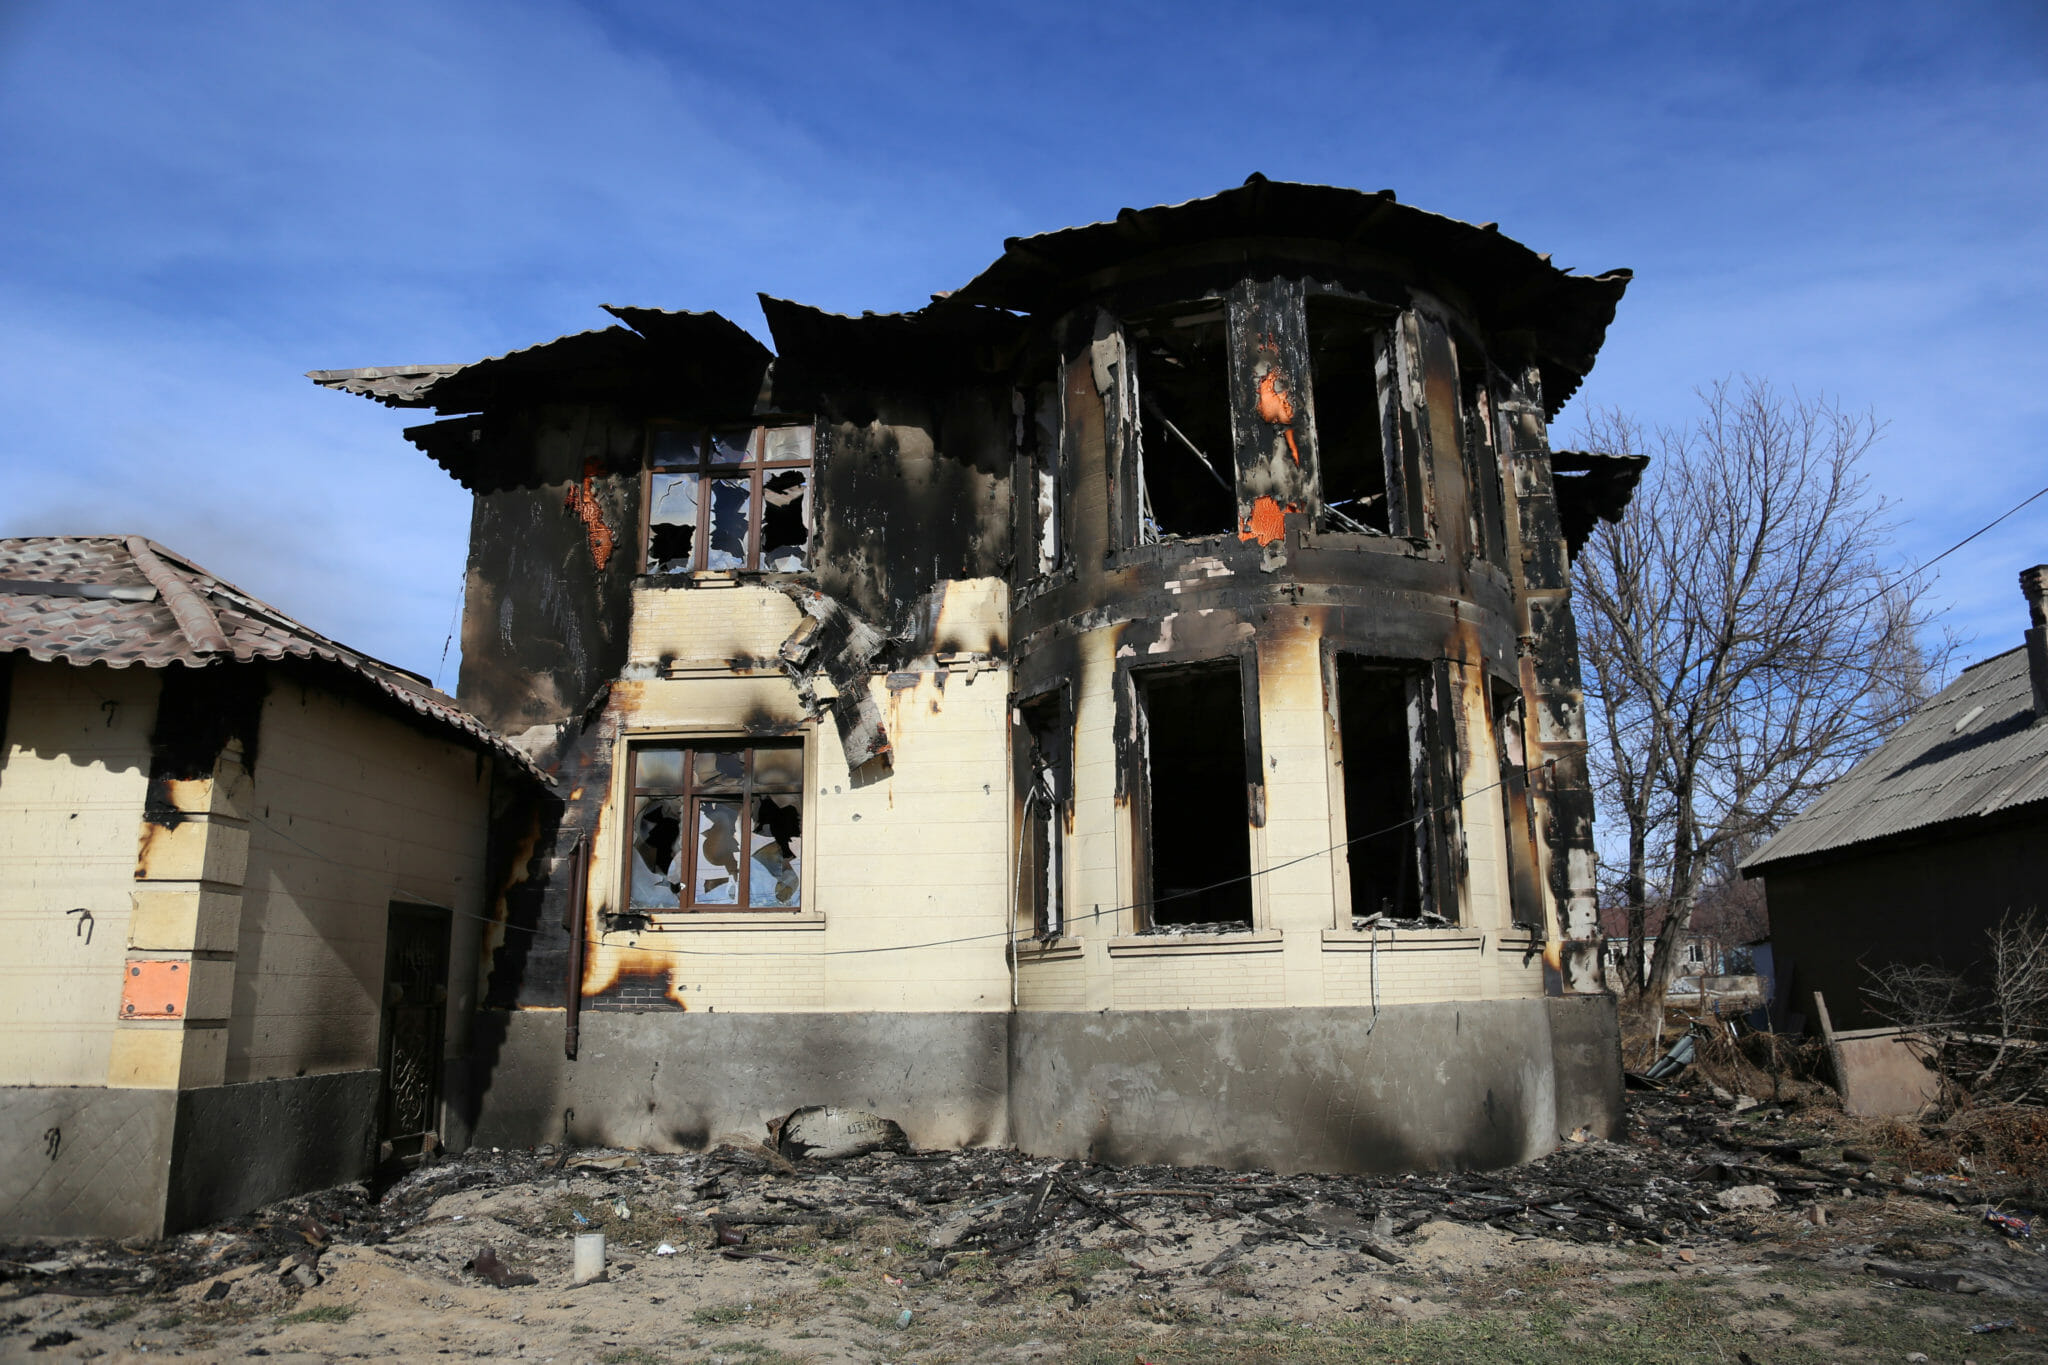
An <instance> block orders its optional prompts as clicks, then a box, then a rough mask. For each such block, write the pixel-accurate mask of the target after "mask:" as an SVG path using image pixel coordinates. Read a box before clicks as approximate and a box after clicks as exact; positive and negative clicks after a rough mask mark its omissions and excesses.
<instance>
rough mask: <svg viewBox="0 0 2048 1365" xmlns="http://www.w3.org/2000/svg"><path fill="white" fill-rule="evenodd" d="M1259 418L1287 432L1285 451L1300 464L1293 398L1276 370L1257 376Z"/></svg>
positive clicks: (1299, 448)
mask: <svg viewBox="0 0 2048 1365" xmlns="http://www.w3.org/2000/svg"><path fill="white" fill-rule="evenodd" d="M1259 419H1260V420H1261V421H1263V422H1267V423H1270V424H1271V425H1273V426H1276V427H1279V428H1280V429H1281V430H1282V431H1285V432H1286V433H1287V452H1288V454H1290V455H1292V456H1294V462H1295V463H1296V464H1300V463H1301V447H1300V446H1297V445H1296V444H1295V443H1294V400H1293V399H1292V398H1290V397H1288V395H1287V390H1285V389H1283V388H1281V387H1280V373H1279V371H1277V370H1268V371H1266V373H1265V374H1263V375H1261V376H1260V377H1259ZM1264 543H1265V542H1264V541H1261V542H1260V544H1264Z"/></svg>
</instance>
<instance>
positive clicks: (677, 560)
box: [647, 474, 697, 573]
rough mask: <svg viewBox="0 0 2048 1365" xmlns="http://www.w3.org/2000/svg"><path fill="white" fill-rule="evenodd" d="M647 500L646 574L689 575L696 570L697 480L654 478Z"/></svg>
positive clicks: (667, 476) (693, 477) (682, 476)
mask: <svg viewBox="0 0 2048 1365" xmlns="http://www.w3.org/2000/svg"><path fill="white" fill-rule="evenodd" d="M648 497H649V502H648V512H647V572H649V573H688V572H689V571H690V570H691V569H694V568H696V567H697V566H696V565H695V564H694V563H692V562H691V557H690V552H691V550H692V549H693V548H694V547H695V545H696V542H697V476H696V475H695V474H656V475H655V476H654V478H653V484H652V487H651V488H650V489H649V491H648Z"/></svg>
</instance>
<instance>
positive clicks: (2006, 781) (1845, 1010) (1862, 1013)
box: [1742, 565, 2048, 1029]
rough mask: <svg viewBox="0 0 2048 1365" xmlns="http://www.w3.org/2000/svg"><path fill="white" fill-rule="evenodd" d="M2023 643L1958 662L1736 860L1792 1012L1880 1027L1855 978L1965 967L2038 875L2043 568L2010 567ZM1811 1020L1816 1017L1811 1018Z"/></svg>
mask: <svg viewBox="0 0 2048 1365" xmlns="http://www.w3.org/2000/svg"><path fill="white" fill-rule="evenodd" d="M2020 587H2021V590H2022V591H2023V592H2024V593H2025V595H2026V599H2027V605H2028V608H2029V610H2030V612H2031V614H2032V623H2031V628H2030V629H2029V630H2028V631H2027V633H2026V640H2025V643H2024V644H2023V645H2022V646H2021V647H2019V648H2017V649H2013V650H2008V651H2007V652H2006V653H2004V654H2000V655H1997V656H1996V657H1994V658H1990V659H1986V660H1984V661H1983V662H1982V663H1979V664H1974V665H1972V666H1971V667H1969V668H1967V669H1965V670H1963V673H1962V676H1960V677H1958V678H1957V679H1956V680H1955V681H1954V682H1952V683H1950V684H1949V685H1948V686H1947V687H1945V688H1943V689H1942V690H1941V691H1940V692H1939V693H1938V694H1936V696H1935V697H1934V698H1933V699H1932V700H1931V701H1929V702H1928V703H1927V704H1926V705H1925V706H1923V707H1921V708H1920V709H1919V710H1918V711H1917V712H1915V713H1914V715H1913V717H1912V719H1910V720H1908V721H1907V722H1906V723H1905V724H1904V725H1903V726H1901V727H1900V728H1899V730H1898V731H1897V733H1895V734H1893V735H1892V737H1891V738H1890V739H1888V740H1886V741H1885V743H1884V744H1883V745H1882V746H1881V747H1880V748H1879V749H1878V750H1877V751H1876V752H1875V753H1872V754H1870V755H1869V756H1868V757H1866V758H1864V759H1863V761H1862V762H1860V763H1858V764H1857V765H1856V766H1855V767H1853V768H1851V769H1850V770H1849V771H1848V772H1847V773H1845V774H1844V775H1843V776H1842V777H1841V779H1840V780H1839V781H1837V782H1835V783H1834V784H1833V785H1832V786H1830V787H1829V788H1828V790H1827V792H1826V793H1825V794H1824V795H1823V796H1822V797H1821V798H1820V799H1819V800H1818V801H1816V802H1814V803H1813V805H1812V806H1810V807H1808V808H1807V809H1806V810H1804V811H1802V812H1801V813H1800V814H1799V816H1798V817H1797V818H1796V819H1794V820H1793V821H1792V822H1791V823H1790V824H1788V825H1786V826H1785V828H1784V829H1782V830H1780V831H1779V832H1778V834H1777V835H1776V836H1775V837H1774V838H1772V840H1771V841H1770V842H1769V843H1767V844H1765V845H1764V846H1763V848H1761V849H1760V850H1758V851H1757V852H1756V853H1754V854H1752V855H1751V856H1750V857H1749V858H1748V859H1747V860H1746V861H1745V862H1744V863H1743V864H1742V874H1743V875H1744V876H1745V877H1762V878H1763V879H1764V885H1765V889H1766V891H1767V893H1768V896H1769V900H1770V907H1771V932H1772V948H1773V952H1774V956H1775V959H1776V969H1777V971H1778V973H1779V974H1780V975H1781V976H1782V975H1783V974H1785V973H1789V974H1790V978H1791V979H1790V981H1789V983H1788V984H1789V992H1788V994H1789V999H1790V1001H1791V1004H1792V1008H1793V1009H1795V1010H1800V1011H1808V1010H1810V1009H1811V1006H1812V1002H1813V995H1814V992H1816V991H1819V992H1820V993H1821V994H1822V995H1823V996H1824V997H1825V999H1826V1002H1827V1008H1828V1014H1829V1015H1830V1017H1831V1018H1832V1021H1833V1023H1834V1025H1835V1027H1837V1028H1841V1029H1863V1028H1870V1027H1875V1026H1878V1025H1880V1024H1883V1023H1886V1022H1887V1021H1886V1020H1883V1019H1880V1018H1878V1017H1877V1016H1876V1015H1875V1014H1874V1013H1873V1012H1872V1010H1871V1008H1870V1005H1869V1001H1868V999H1867V998H1866V997H1865V996H1864V994H1863V987H1864V986H1866V985H1868V984H1869V982H1870V970H1871V969H1873V968H1880V967H1883V966H1886V965H1889V964H1892V963H1904V964H1939V965H1943V966H1946V967H1948V968H1950V969H1954V970H1961V971H1968V970H1970V969H1972V968H1973V967H1976V966H1977V965H1978V964H1980V963H1981V962H1982V961H1983V959H1984V958H1985V957H1986V956H1987V954H1988V951H1989V944H1988V941H1987V939H1986V933H1987V931H1989V930H1991V929H1993V928H1995V927H1997V925H1998V923H1999V921H2000V920H2001V919H2003V918H2004V917H2005V916H2006V915H2008V914H2014V915H2019V914H2025V913H2027V912H2029V911H2034V910H2037V909H2038V908H2039V907H2040V904H2041V893H2042V888H2043V885H2044V883H2048V565H2037V566H2035V567H2034V568H2031V569H2028V570H2026V571H2025V572H2023V573H2021V575H2020ZM1808 1018H1809V1020H1810V1021H1814V1022H1817V1020H1814V1016H1813V1015H1812V1014H1809V1015H1808Z"/></svg>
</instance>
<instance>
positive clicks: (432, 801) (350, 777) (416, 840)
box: [226, 672, 490, 1082]
mask: <svg viewBox="0 0 2048 1365" xmlns="http://www.w3.org/2000/svg"><path fill="white" fill-rule="evenodd" d="M489 788H490V770H489V767H488V765H483V766H482V767H481V768H480V766H479V764H478V761H477V757H476V755H475V753H474V752H473V751H471V750H469V749H467V748H464V747H461V746H459V745H456V744H453V743H450V742H448V741H445V740H441V739H438V738H435V737H433V736H431V735H429V734H427V733H426V732H424V731H422V730H419V729H416V728H414V727H413V726H411V725H408V724H406V723H405V722H403V721H400V720H397V719H395V718H393V717H390V716H388V715H386V714H384V713H382V712H381V711H373V710H371V709H370V708H368V707H366V706H365V705H363V704H362V703H360V702H358V701H354V700H349V699H344V698H342V697H340V696H338V695H336V694H334V693H332V692H328V691H326V690H323V689H322V688H320V687H317V686H314V685H311V684H309V683H306V682H304V681H301V680H299V679H298V678H296V677H294V676H293V675H291V674H287V673H283V672H280V673H278V674H275V675H273V679H272V683H271V690H270V695H269V697H268V698H267V699H266V700H265V702H264V706H263V720H262V726H261V730H260V741H259V745H258V753H257V758H256V764H255V775H254V782H253V789H252V793H251V796H250V798H249V801H248V814H249V854H248V870H247V874H246V877H245V879H244V890H243V899H242V919H241V931H240V935H239V939H238V942H237V945H236V960H235V981H234V1003H233V1018H232V1019H231V1021H230V1023H229V1026H228V1029H227V1057H226V1079H227V1080H228V1081H230V1082H234V1081H249V1080H264V1079H269V1078H272V1077H279V1076H293V1075H298V1074H300V1073H302V1072H307V1073H311V1072H322V1071H346V1070H354V1069H360V1068H368V1067H374V1066H376V1065H377V1060H378V1059H377V1046H378V1032H379V1028H380V1026H381V1016H382V996H383V973H384V937H385V929H386V925H387V919H388V914H389V905H390V902H392V901H394V900H411V901H420V902H425V903H427V904H431V905H438V906H441V907H443V908H445V909H447V910H449V911H451V912H452V917H453V930H454V932H453V941H454V944H455V959H454V961H453V962H452V964H451V972H450V980H451V990H450V998H449V1001H448V1012H449V1022H450V1031H451V1041H452V1040H454V1039H455V1038H456V1037H459V1035H458V1034H457V1033H456V1030H457V1029H458V1028H459V1027H460V1026H461V1024H462V1022H463V1020H464V1019H465V1018H466V1017H467V1015H468V1013H469V1011H470V1008H471V1007H472V1005H473V1003H474V999H473V991H474V987H473V984H472V983H473V982H474V980H475V975H476V968H475V960H474V953H475V948H474V945H475V942H476V938H477V934H476V930H477V928H478V926H479V920H478V918H477V917H478V916H480V915H481V914H482V913H483V909H484V885H483V881H484V841H485V838H486V833H487V831H486V820H487V815H488V809H487V808H488V797H489Z"/></svg>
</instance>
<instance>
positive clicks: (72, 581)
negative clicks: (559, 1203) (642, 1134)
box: [0, 536, 538, 1236]
mask: <svg viewBox="0 0 2048 1365" xmlns="http://www.w3.org/2000/svg"><path fill="white" fill-rule="evenodd" d="M537 790H538V773H537V772H536V771H535V770H534V769H533V768H532V767H531V766H530V765H529V764H528V763H527V761H526V759H525V758H524V757H523V756H521V755H520V754H519V753H518V752H517V751H516V750H514V749H512V748H511V747H510V746H508V745H507V744H506V743H505V742H504V741H503V740H501V739H500V738H498V737H497V736H496V735H494V734H493V733H492V732H491V731H490V730H488V729H487V728H485V727H484V726H483V725H482V724H481V723H479V722H478V721H477V720H475V719H474V718H473V717H471V716H470V715H469V714H468V713H466V712H465V711H463V710H462V709H461V708H460V707H458V706H457V705H456V704H455V703H454V702H453V701H452V700H451V699H450V698H448V697H446V696H444V695H442V694H441V693H439V692H437V691H435V690H434V689H433V688H432V687H431V686H430V685H429V684H428V682H427V680H426V679H424V678H420V677H418V676H416V675H413V674H410V673H407V672H405V671H403V670H401V669H398V668H394V667H392V666H391V665H389V664H384V663H380V662H378V661H377V660H375V659H371V658H368V657H366V656H365V655H362V654H359V653H357V652H356V651H354V650H350V649H347V648H345V647H343V646H341V645H339V644H336V643H335V642H334V641H332V640H329V639H326V638H324V637H323V636H321V635H318V634H316V633H315V632H313V631H311V630H308V629H307V628H306V627H305V626H302V625H300V624H299V623H298V622H296V621H294V620H292V619H291V618H290V617H288V616H286V615H285V614H284V613H282V612H280V611H278V610H276V609H275V608H273V607H269V606H266V605H265V604H264V603H262V602H260V601H258V600H256V599H255V598H253V597H251V596H249V595H248V594H246V593H243V592H241V591H239V590H238V589H236V588H235V587H233V586H232V585H230V584H228V583H225V582H223V581H222V580H220V579H218V578H216V577H214V576H213V575H211V574H209V573H207V572H206V571H205V570H203V569H201V568H199V567H198V566H197V565H195V564H193V563H191V562H190V561H188V560H185V559H182V558H180V557H179V556H177V555H175V554H173V553H171V552H170V551H168V550H165V549H164V548H163V547H161V546H158V545H155V544H152V543H151V542H149V541H146V540H144V539H142V538H140V537H137V536H127V537H122V536H64V537H36V538H28V539H16V540H0V945H4V950H0V1235H29V1234H36V1235H107V1236H129V1235H158V1234H161V1233H164V1232H167V1231H175V1230H177V1229H179V1228H183V1227H189V1226H192V1225H194V1224H197V1223H202V1222H206V1221H210V1220H212V1219H215V1218H220V1217H225V1216H228V1215H231V1214H234V1213H237V1212H240V1211H243V1210H246V1209H249V1208H253V1207H255V1206H257V1205H259V1204H261V1203H264V1202H267V1201H269V1200H272V1199H276V1198H280V1197H283V1196H286V1195H289V1194H293V1193H297V1192H300V1191H303V1190H307V1189H315V1188H320V1187H323V1186H327V1185H333V1184H337V1183H341V1182H344V1181H347V1180H352V1179H358V1178H360V1177H362V1176H364V1175H366V1174H368V1173H369V1171H370V1169H371V1167H372V1165H373V1163H374V1162H375V1161H376V1160H378V1158H379V1156H380V1153H381V1155H383V1156H385V1157H403V1156H405V1155H407V1154H408V1153H409V1152H415V1151H418V1150H419V1148H420V1147H421V1146H422V1145H423V1144H424V1143H426V1142H427V1141H429V1135H430V1134H435V1135H440V1136H441V1137H443V1138H445V1139H447V1140H452V1141H454V1142H456V1143H458V1144H459V1143H461V1142H462V1141H463V1140H464V1134H463V1133H461V1132H455V1133H450V1132H449V1131H448V1125H449V1124H450V1122H451V1121H454V1122H456V1123H457V1124H458V1126H459V1118H458V1116H457V1115H456V1114H455V1112H454V1110H453V1109H452V1108H451V1107H450V1106H447V1105H444V1104H443V1102H442V1098H441V1097H442V1096H443V1095H445V1094H448V1093H451V1091H452V1090H453V1089H454V1088H455V1087H456V1085H457V1083H459V1080H460V1077H459V1075H451V1074H449V1073H450V1072H451V1071H459V1069H460V1068H461V1067H462V1066H463V1065H464V1064H465V1063H464V1056H465V1049H466V1046H467V1041H468V1020H469V1017H470V1012H471V1006H472V997H473V995H474V991H475V986H474V983H475V981H476V979H477V960H478V947H477V944H478V939H479V930H480V928H481V926H482V922H483V920H484V918H485V911H486V909H487V899H488V892H487V888H488V887H489V886H490V885H492V884H493V883H494V880H496V879H497V878H494V876H493V875H492V873H493V863H492V859H493V853H492V851H491V850H489V848H488V839H489V826H490V820H491V816H492V812H493V810H494V808H495V809H497V810H500V811H502V810H504V809H505V808H506V807H508V806H512V805H516V804H517V803H518V802H520V801H523V800H527V799H530V798H531V797H532V796H533V795H535V794H536V793H537Z"/></svg>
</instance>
